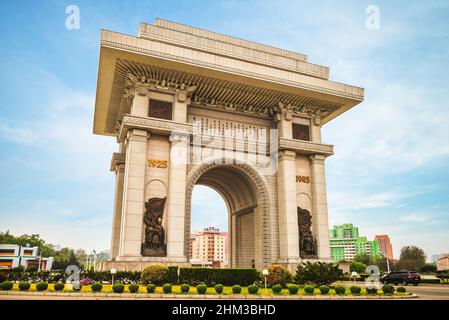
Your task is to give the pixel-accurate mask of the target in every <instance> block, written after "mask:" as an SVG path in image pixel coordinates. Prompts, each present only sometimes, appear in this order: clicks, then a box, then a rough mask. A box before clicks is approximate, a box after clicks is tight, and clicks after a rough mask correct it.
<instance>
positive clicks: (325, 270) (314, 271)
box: [295, 261, 343, 286]
mask: <svg viewBox="0 0 449 320" xmlns="http://www.w3.org/2000/svg"><path fill="white" fill-rule="evenodd" d="M341 277H343V271H342V270H341V269H340V268H339V267H338V264H333V263H325V262H315V263H312V262H310V261H308V262H306V263H302V264H300V265H299V266H298V267H297V268H296V274H295V281H296V283H299V284H305V283H313V284H315V285H317V286H321V285H330V284H332V283H334V282H335V281H337V280H339V279H341Z"/></svg>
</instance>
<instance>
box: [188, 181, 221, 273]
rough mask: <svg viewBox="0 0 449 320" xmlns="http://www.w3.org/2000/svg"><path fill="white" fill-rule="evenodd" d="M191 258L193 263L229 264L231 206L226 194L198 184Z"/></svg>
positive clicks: (193, 195) (208, 264) (194, 202)
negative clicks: (229, 207) (228, 203)
mask: <svg viewBox="0 0 449 320" xmlns="http://www.w3.org/2000/svg"><path fill="white" fill-rule="evenodd" d="M191 211H192V214H191V238H190V252H189V256H188V258H189V261H190V263H191V265H192V266H214V267H217V266H219V267H220V268H226V267H229V257H228V253H229V241H228V225H229V221H228V216H229V214H228V212H229V211H228V207H227V205H226V203H225V200H224V198H223V197H222V195H221V194H220V193H219V192H217V191H216V190H214V189H213V188H210V187H208V186H205V185H200V184H196V185H195V186H194V188H193V193H192V209H191Z"/></svg>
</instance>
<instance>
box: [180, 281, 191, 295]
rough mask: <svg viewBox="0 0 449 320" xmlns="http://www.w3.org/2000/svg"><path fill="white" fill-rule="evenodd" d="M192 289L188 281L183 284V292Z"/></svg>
mask: <svg viewBox="0 0 449 320" xmlns="http://www.w3.org/2000/svg"><path fill="white" fill-rule="evenodd" d="M189 290H190V285H188V284H187V283H184V284H181V292H182V293H187V292H189Z"/></svg>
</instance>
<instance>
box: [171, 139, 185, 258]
mask: <svg viewBox="0 0 449 320" xmlns="http://www.w3.org/2000/svg"><path fill="white" fill-rule="evenodd" d="M170 142H171V147H170V164H169V170H170V171H169V175H168V198H167V202H168V210H167V215H168V216H167V258H169V259H171V260H173V261H174V262H185V261H187V257H186V254H187V253H186V252H185V249H186V248H187V249H188V247H187V246H186V243H185V241H187V240H186V239H185V238H186V237H185V201H186V165H187V151H188V150H187V144H188V142H189V136H188V135H186V134H183V133H182V134H178V133H172V134H171V135H170Z"/></svg>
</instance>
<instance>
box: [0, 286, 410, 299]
mask: <svg viewBox="0 0 449 320" xmlns="http://www.w3.org/2000/svg"><path fill="white" fill-rule="evenodd" d="M54 286H55V284H52V283H50V284H48V288H47V289H46V290H42V291H41V292H55V293H56V292H79V293H81V294H83V293H92V292H94V291H95V290H92V286H91V285H87V286H82V288H81V289H80V290H78V291H76V290H73V289H72V288H71V285H67V284H66V285H65V287H64V289H63V290H62V291H58V290H55V287H54ZM136 286H138V288H137V287H136ZM215 287H216V286H215ZM215 287H207V289H206V291H205V292H204V293H201V294H207V295H218V294H221V295H225V296H226V295H230V296H238V295H245V296H246V295H262V296H318V297H319V296H371V297H376V296H385V295H388V296H398V297H399V296H408V295H411V294H410V293H408V292H398V290H395V291H394V292H393V293H388V294H384V293H383V292H382V290H378V291H377V292H376V293H375V294H369V293H367V291H366V290H365V289H364V288H361V290H360V293H358V292H359V291H358V290H354V289H353V291H354V293H352V292H351V290H350V288H349V287H346V288H345V291H344V293H343V292H340V293H339V294H338V293H336V291H335V288H333V287H332V288H329V290H327V289H326V288H314V290H313V291H312V290H310V286H298V290H297V292H295V291H296V290H289V289H288V287H287V288H282V289H281V290H280V291H279V290H278V287H276V289H275V291H276V292H275V293H273V290H272V289H270V288H268V289H267V290H265V288H263V287H259V289H258V290H257V292H255V290H254V289H255V287H251V286H248V287H243V286H242V287H241V291H240V293H233V290H232V286H220V285H219V286H218V288H219V289H218V292H221V293H218V292H217V290H216V288H215ZM130 288H131V290H130ZM248 288H249V289H250V290H248ZM290 288H291V286H290ZM136 289H137V290H136ZM165 289H166V290H165V292H164V288H163V286H157V287H156V289H155V291H154V294H158V295H161V294H171V295H173V294H174V295H198V294H199V293H198V290H196V288H195V287H190V288H189V290H188V291H187V292H186V291H185V290H186V289H185V285H184V291H183V290H182V285H172V286H171V290H167V286H166V288H165ZM10 290H11V291H20V288H19V283H14V284H13V287H12V289H10ZM0 291H7V290H3V289H1V286H0ZM37 291H38V290H37V288H36V284H34V283H32V284H30V288H29V289H28V290H27V292H37ZM131 291H133V292H131ZM250 291H251V292H250ZM306 291H307V292H306ZM337 291H338V290H337ZM400 291H402V289H401V290H400ZM95 292H96V293H114V291H113V289H112V285H110V284H103V285H102V287H101V290H100V291H95ZM119 292H120V291H119ZM134 292H135V293H136V294H148V291H147V286H146V285H134V286H133V285H131V286H130V285H125V286H124V290H123V293H125V294H126V293H128V294H131V293H134ZM201 292H202V291H201ZM322 292H327V293H326V294H324V293H322Z"/></svg>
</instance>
